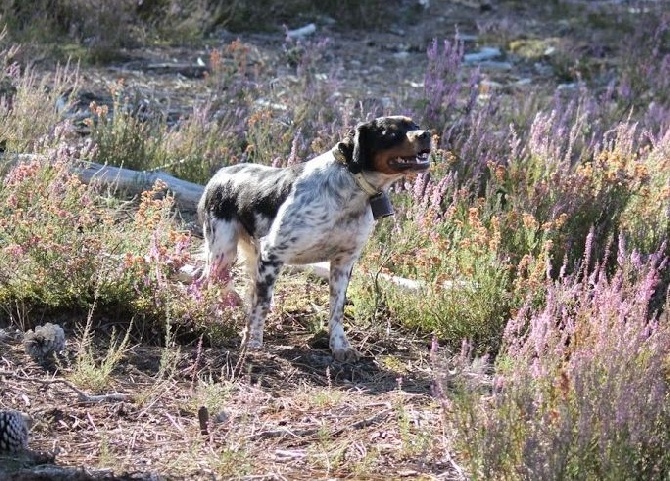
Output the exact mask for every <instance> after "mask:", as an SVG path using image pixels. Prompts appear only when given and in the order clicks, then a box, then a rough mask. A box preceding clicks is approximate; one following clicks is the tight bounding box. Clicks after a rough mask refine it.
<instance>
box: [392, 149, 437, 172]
mask: <svg viewBox="0 0 670 481" xmlns="http://www.w3.org/2000/svg"><path fill="white" fill-rule="evenodd" d="M389 166H390V167H392V168H393V169H396V170H426V169H428V168H429V167H430V149H427V150H422V151H421V152H419V153H418V155H416V156H412V157H396V158H395V159H391V160H390V161H389Z"/></svg>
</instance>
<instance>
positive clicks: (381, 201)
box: [332, 146, 394, 219]
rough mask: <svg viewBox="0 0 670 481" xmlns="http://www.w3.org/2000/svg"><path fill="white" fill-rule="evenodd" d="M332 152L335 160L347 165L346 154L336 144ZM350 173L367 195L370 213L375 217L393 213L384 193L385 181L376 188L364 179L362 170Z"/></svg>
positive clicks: (378, 217)
mask: <svg viewBox="0 0 670 481" xmlns="http://www.w3.org/2000/svg"><path fill="white" fill-rule="evenodd" d="M332 152H333V157H335V160H336V161H337V162H339V163H340V164H343V165H344V166H347V165H348V163H347V157H346V155H345V154H344V152H342V151H341V150H340V149H339V147H338V146H335V147H334V148H333V150H332ZM351 175H352V176H353V177H354V180H355V181H356V184H358V187H360V189H361V190H362V191H364V192H365V193H366V194H367V195H368V197H369V202H370V207H371V208H372V215H373V217H374V218H375V219H380V218H382V217H388V216H390V215H393V214H394V211H393V206H392V205H391V201H390V200H389V198H388V196H387V195H386V192H385V189H384V187H386V188H388V185H385V184H386V183H385V182H381V183H380V185H381V186H382V187H381V188H378V187H375V186H374V185H373V184H371V183H370V181H368V179H366V177H365V175H363V172H358V173H355V174H354V173H353V172H351ZM370 175H372V176H373V177H377V176H375V175H373V174H372V173H371V174H370ZM375 180H376V179H375ZM389 184H390V183H389Z"/></svg>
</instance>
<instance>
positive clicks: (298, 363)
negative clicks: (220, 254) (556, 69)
mask: <svg viewBox="0 0 670 481" xmlns="http://www.w3.org/2000/svg"><path fill="white" fill-rule="evenodd" d="M535 10H536V11H534V12H533V11H531V10H530V9H529V8H524V7H522V6H520V5H519V4H517V3H511V2H500V3H499V4H497V3H495V2H494V3H493V4H492V9H490V10H489V9H485V11H481V10H480V9H478V8H473V7H471V6H468V5H466V4H464V2H451V1H434V2H432V5H431V7H430V9H429V10H428V11H425V12H421V11H418V12H415V13H414V14H413V15H414V19H413V21H412V22H408V23H406V24H398V25H397V26H394V27H392V28H386V29H384V30H383V31H379V32H361V31H350V30H347V29H346V28H342V26H338V25H330V26H328V25H318V30H317V33H316V34H315V35H316V36H317V37H318V36H324V37H328V38H329V44H328V46H327V48H326V49H325V50H324V55H323V58H322V59H321V60H320V64H319V65H320V66H321V67H322V68H323V71H324V73H326V74H328V73H329V72H331V71H334V70H337V72H338V73H337V79H338V82H339V84H340V87H339V91H340V92H341V95H342V97H343V98H344V99H350V100H351V101H353V102H359V101H360V102H371V104H372V105H373V106H378V104H380V103H381V104H382V106H383V103H384V101H383V99H384V98H385V97H392V98H403V92H406V91H409V90H411V89H420V88H422V82H423V76H424V72H425V66H426V62H427V60H426V53H425V52H426V48H427V46H428V45H429V43H430V42H431V41H432V39H434V38H437V39H440V40H443V39H451V38H453V35H454V33H455V32H456V28H457V29H458V32H459V33H460V34H461V35H465V36H466V38H470V37H468V36H470V35H472V36H473V38H472V39H470V40H469V41H468V42H467V43H466V52H477V51H478V50H479V49H480V47H482V46H483V45H482V44H481V38H482V37H481V36H480V37H478V38H479V40H475V39H474V36H478V35H481V34H480V29H481V27H482V26H487V25H488V26H490V27H491V28H493V27H495V28H497V29H498V30H505V31H506V32H513V33H514V34H515V35H520V34H519V32H522V33H523V35H526V36H528V37H534V36H540V37H541V38H546V37H549V36H551V35H559V34H560V32H561V31H562V30H565V26H564V23H565V22H564V21H562V20H561V19H554V20H550V19H543V20H542V22H540V21H539V20H538V18H541V14H542V8H541V7H536V8H535ZM538 14H539V15H538ZM478 25H479V27H480V28H478ZM237 38H239V39H240V40H241V41H242V42H244V43H245V44H248V45H249V46H250V47H251V48H252V51H253V55H254V56H256V58H257V60H258V61H259V62H263V63H264V65H265V69H264V72H265V74H264V75H265V79H264V81H272V80H273V79H274V80H276V81H279V82H283V81H286V78H287V77H289V76H290V75H291V74H292V71H291V67H290V66H287V65H286V60H285V54H284V43H285V38H284V36H283V35H282V34H281V33H276V34H269V33H263V34H260V33H257V34H254V33H251V34H239V35H237V34H236V35H233V34H228V33H221V34H219V35H218V36H217V37H215V38H213V39H212V40H211V41H210V42H209V43H208V45H201V46H195V47H164V48H149V49H142V50H137V51H128V52H125V55H126V56H127V58H126V59H125V60H124V61H119V62H115V63H114V64H111V65H107V66H104V67H82V68H81V86H82V87H83V88H90V89H92V90H98V91H101V90H105V89H108V88H109V87H110V86H111V85H112V84H114V83H116V82H118V81H119V79H123V82H124V84H125V85H126V86H129V87H130V86H132V87H134V88H136V89H137V90H138V91H139V92H142V93H143V95H145V96H146V97H147V98H150V99H151V100H152V101H154V102H157V103H158V104H159V105H161V106H163V108H165V109H168V110H171V111H174V112H175V113H176V114H178V113H179V112H183V111H188V110H189V109H191V108H192V106H193V105H194V104H195V103H196V102H197V101H198V100H202V99H204V98H206V97H207V95H209V92H208V90H207V89H208V87H207V85H206V83H205V82H204V81H203V79H202V78H201V76H198V75H191V74H187V75H184V72H183V71H181V72H180V67H178V65H191V66H192V65H197V63H198V59H203V60H205V61H206V60H207V59H208V58H209V53H210V51H211V48H218V47H220V46H221V45H224V44H225V43H228V42H230V41H232V40H235V39H237ZM566 41H572V42H575V45H578V44H579V39H578V38H577V39H570V38H568V37H566ZM493 46H494V47H499V48H501V49H505V48H506V45H493ZM494 60H495V62H493V63H490V64H487V65H482V66H481V68H482V73H483V75H484V77H485V78H486V79H487V81H488V82H489V85H490V86H491V88H500V89H509V91H510V92H517V93H518V92H519V91H521V93H522V94H523V89H529V88H535V87H536V86H540V85H543V86H546V85H551V84H555V85H558V84H559V83H561V82H562V80H561V79H560V78H558V77H557V76H556V75H554V73H553V71H552V70H551V68H542V67H543V66H542V65H537V63H536V62H535V61H533V62H528V61H526V60H524V59H523V58H522V57H518V56H514V55H512V54H510V53H509V52H507V53H505V52H504V51H503V53H502V54H501V56H500V57H499V58H496V59H494ZM602 61H603V62H605V61H609V60H608V59H605V60H602ZM540 63H541V62H540ZM159 64H164V66H163V67H159ZM170 64H172V66H171V65H170ZM333 66H339V67H342V68H337V69H334V68H333ZM472 68H474V66H473V67H472ZM291 279H292V280H290V281H288V284H285V285H284V287H283V288H282V287H280V289H279V291H280V292H279V300H278V301H277V302H276V304H277V307H279V308H278V309H275V312H274V313H273V314H272V317H271V319H270V320H269V322H268V324H269V325H268V334H267V340H266V347H265V350H264V351H263V352H261V353H253V354H251V353H250V354H246V353H240V352H239V349H238V340H237V339H232V340H231V341H230V344H229V345H226V346H223V347H219V348H216V349H213V348H201V347H199V346H198V345H197V343H193V344H190V345H182V346H173V347H172V348H170V349H167V350H166V349H164V348H161V347H152V346H147V345H146V344H142V343H141V342H139V340H131V345H130V347H129V349H128V351H127V353H126V356H125V358H124V359H123V361H122V362H121V363H120V364H119V366H118V367H117V369H116V370H115V371H114V372H113V375H112V380H111V382H110V383H109V386H108V387H107V388H106V389H104V390H103V391H102V392H92V391H91V392H88V391H86V390H82V391H85V392H84V393H82V392H78V391H77V390H76V389H75V388H74V385H73V384H72V383H71V382H69V381H65V380H64V379H65V377H66V376H67V374H68V372H69V370H70V369H71V366H72V363H73V362H74V359H75V357H76V356H75V347H76V346H74V345H72V343H71V342H70V339H73V340H74V339H76V337H77V332H76V331H75V329H74V328H73V325H74V324H73V323H72V322H67V323H64V325H66V326H67V327H66V334H67V336H68V348H67V351H66V353H65V355H64V358H63V365H62V367H61V368H59V369H55V370H51V371H48V370H45V369H44V368H43V367H41V366H39V365H38V364H36V363H34V362H33V361H31V360H30V358H29V357H28V356H27V355H26V354H25V352H24V351H23V347H22V345H21V340H20V339H21V335H20V333H18V332H16V331H14V330H13V329H12V328H6V329H5V330H3V331H0V332H2V335H1V336H0V379H1V383H0V407H11V408H15V409H19V410H22V411H25V412H29V413H30V415H31V416H32V418H33V420H34V424H33V427H32V430H31V440H30V448H31V449H32V450H34V451H35V452H36V453H37V452H40V453H42V454H35V455H34V456H32V458H30V459H28V458H27V459H23V460H18V461H17V460H11V459H9V458H8V457H3V458H0V480H4V479H16V480H38V479H39V480H42V479H44V480H47V479H73V480H80V479H81V480H88V479H110V480H111V479H188V480H191V479H194V480H195V479H222V478H243V479H335V478H338V479H339V478H349V479H382V478H386V479H398V478H408V479H465V478H466V475H465V474H464V473H463V472H462V470H461V468H460V467H459V464H458V453H456V452H454V448H453V443H452V440H451V439H450V436H449V432H448V430H447V428H446V426H447V424H446V423H445V422H444V416H445V413H444V412H443V411H442V407H441V405H440V402H439V401H438V400H436V399H435V398H434V396H433V395H432V393H431V386H432V384H433V382H434V381H435V379H436V378H438V377H440V376H441V375H442V374H443V372H440V367H439V366H435V365H433V364H432V363H431V362H430V342H429V340H428V339H426V338H421V337H417V338H412V337H411V335H410V334H408V333H406V332H402V333H401V332H398V331H397V330H396V329H395V328H394V327H393V326H386V325H380V326H375V327H370V326H354V325H351V326H348V329H349V332H350V333H351V334H350V338H351V340H352V342H353V343H354V345H356V346H358V347H359V348H360V349H361V350H362V351H363V353H364V354H365V356H364V358H363V359H362V360H361V362H359V363H357V364H353V365H341V364H338V363H335V362H334V361H333V360H332V358H331V357H330V355H329V352H328V350H327V342H326V341H325V339H324V338H323V336H320V335H318V334H317V335H315V334H313V328H312V327H310V326H311V325H312V324H313V318H314V317H318V316H325V314H324V312H327V311H326V310H327V292H328V287H327V285H326V284H324V283H322V282H320V281H316V280H313V279H309V278H307V277H306V276H302V275H298V276H297V277H294V278H291ZM287 285H288V287H286V286H287ZM282 289H284V292H290V293H291V296H298V297H300V298H302V299H303V300H304V302H302V303H301V304H300V306H298V307H290V308H287V307H284V308H281V306H280V304H281V299H282ZM315 293H316V294H315ZM47 321H52V322H59V319H44V320H40V321H38V323H41V322H47ZM79 321H80V322H84V321H85V319H79ZM113 324H114V323H113V322H110V323H109V325H108V326H101V327H99V328H98V329H99V331H98V333H99V334H109V333H110V332H111V327H112V326H113ZM382 324H384V323H383V321H382ZM0 327H3V326H0ZM105 331H106V332H105ZM162 335H163V333H155V336H156V337H160V336H162ZM75 342H76V341H75ZM103 354H104V351H101V352H100V355H103ZM443 369H446V368H444V366H443ZM101 393H107V394H109V393H120V394H123V395H124V396H123V400H114V399H111V400H107V401H103V402H90V401H91V400H90V399H87V398H86V397H84V396H83V394H101ZM201 406H207V407H208V411H209V412H208V414H209V421H208V423H207V430H206V432H201V425H200V423H199V419H198V411H199V408H200V407H201ZM55 467H58V468H59V469H56V468H55Z"/></svg>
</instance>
